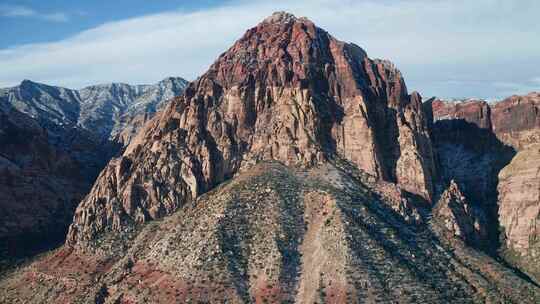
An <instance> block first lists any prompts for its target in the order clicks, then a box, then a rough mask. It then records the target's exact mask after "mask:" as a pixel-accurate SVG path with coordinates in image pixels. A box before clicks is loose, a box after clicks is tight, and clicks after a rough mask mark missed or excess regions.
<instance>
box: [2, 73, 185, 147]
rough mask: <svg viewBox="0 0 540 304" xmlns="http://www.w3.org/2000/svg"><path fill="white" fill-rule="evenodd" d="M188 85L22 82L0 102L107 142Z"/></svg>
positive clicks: (174, 80)
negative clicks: (71, 86) (73, 85)
mask: <svg viewBox="0 0 540 304" xmlns="http://www.w3.org/2000/svg"><path fill="white" fill-rule="evenodd" d="M187 83H188V82H187V81H186V80H185V79H183V78H180V77H167V78H165V79H163V80H162V81H160V82H158V83H156V84H154V85H129V84H125V83H109V84H99V85H92V86H88V87H85V88H82V89H80V90H73V89H68V88H63V87H57V86H50V85H46V84H42V83H37V82H33V81H30V80H23V81H22V82H21V84H20V85H18V86H15V87H12V88H5V89H2V90H0V99H4V100H6V101H7V103H8V104H11V105H12V106H13V107H14V108H15V109H16V110H18V111H20V112H22V113H25V114H27V115H29V116H31V117H33V118H36V119H37V120H38V121H40V122H41V123H44V122H52V123H54V124H57V125H62V126H70V127H71V126H73V127H75V126H77V127H81V128H83V129H85V130H87V131H90V132H92V133H94V134H95V135H96V136H98V137H99V138H100V139H101V140H103V141H106V140H114V137H115V136H116V135H118V134H119V133H120V132H121V131H122V129H123V128H125V127H126V126H127V125H129V122H131V121H133V119H134V118H135V117H136V116H138V115H141V114H145V113H146V114H148V113H155V112H156V111H157V110H158V109H159V108H161V106H162V105H163V104H164V103H165V101H167V100H168V99H170V98H172V97H174V96H176V95H179V94H180V93H182V91H183V90H184V88H185V87H186V85H187Z"/></svg>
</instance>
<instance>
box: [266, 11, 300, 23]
mask: <svg viewBox="0 0 540 304" xmlns="http://www.w3.org/2000/svg"><path fill="white" fill-rule="evenodd" d="M296 20H297V18H296V16H294V15H293V14H291V13H288V12H284V11H278V12H274V13H273V14H272V15H271V16H268V17H266V18H265V19H264V20H263V23H286V22H291V21H296Z"/></svg>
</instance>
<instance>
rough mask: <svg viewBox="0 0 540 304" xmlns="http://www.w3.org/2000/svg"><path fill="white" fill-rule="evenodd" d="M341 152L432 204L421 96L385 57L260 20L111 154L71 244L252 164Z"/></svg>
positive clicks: (314, 30)
mask: <svg viewBox="0 0 540 304" xmlns="http://www.w3.org/2000/svg"><path fill="white" fill-rule="evenodd" d="M271 20H292V17H291V16H289V15H287V14H277V15H275V16H273V17H271ZM338 158H339V159H345V160H346V161H348V162H351V163H352V164H354V166H356V167H357V168H359V169H361V170H363V171H364V172H366V173H367V174H369V175H372V176H374V177H375V178H377V179H382V180H386V181H390V182H394V183H397V184H399V185H400V186H401V187H402V189H404V190H405V191H406V192H409V193H412V194H415V195H417V196H419V197H423V198H425V199H426V200H428V201H429V200H430V199H431V195H432V188H433V186H432V176H433V174H434V165H433V155H432V151H431V146H430V140H429V134H428V132H427V123H426V119H425V118H424V114H423V112H422V109H421V100H420V96H419V95H418V94H415V95H413V96H410V95H408V93H407V89H406V87H405V83H404V80H403V78H402V77H401V74H400V73H399V71H397V70H396V69H395V67H394V66H393V65H390V64H389V63H388V62H386V61H380V60H372V59H370V58H368V57H367V55H366V53H365V52H364V51H363V50H362V49H361V48H359V47H358V46H356V45H354V44H347V43H344V42H341V41H339V40H337V39H335V38H334V37H332V36H331V35H329V34H328V33H327V32H325V31H324V30H322V29H320V28H318V27H317V26H315V25H314V24H313V23H312V22H310V21H306V19H302V21H301V22H277V23H276V22H273V23H269V22H262V23H261V24H259V25H257V26H256V27H254V28H251V29H249V30H248V31H247V32H246V33H245V34H244V35H243V36H242V37H241V38H240V39H239V40H238V41H236V42H235V43H234V45H233V46H232V47H231V48H230V49H229V50H228V51H226V52H225V53H223V54H222V55H221V56H220V57H219V58H218V59H217V60H216V62H214V64H213V65H212V66H211V67H210V68H209V70H208V71H207V72H206V73H205V74H203V75H202V76H201V77H199V78H198V79H197V80H196V81H194V82H192V83H190V84H189V85H188V86H187V88H186V90H185V92H184V94H183V95H182V96H180V97H178V98H176V100H174V101H173V102H172V103H170V104H169V105H168V106H167V107H166V108H165V109H164V110H163V111H162V112H161V113H160V114H159V115H157V116H156V118H155V119H153V120H152V121H151V122H150V123H148V124H147V125H146V126H145V127H144V128H143V130H142V131H141V132H139V134H138V135H137V137H136V138H134V139H133V140H132V143H131V144H130V145H129V147H128V148H127V149H126V152H125V153H124V155H123V156H122V157H120V158H119V159H115V160H113V161H111V163H110V164H109V165H108V167H107V168H106V169H105V170H104V171H103V172H102V174H101V176H100V178H98V180H97V182H96V184H95V185H94V188H93V190H92V192H91V193H90V194H89V196H88V197H87V198H86V199H85V200H84V201H83V202H82V203H81V205H80V206H79V208H78V211H77V213H76V215H75V218H74V223H73V224H72V227H71V230H70V233H69V236H68V243H69V244H71V245H75V244H78V243H84V242H85V241H87V240H91V239H93V238H95V237H97V236H98V235H99V234H101V233H102V232H104V231H108V230H116V231H125V230H126V229H128V228H129V227H132V226H133V224H136V223H142V222H145V221H148V220H152V219H156V218H160V217H163V216H164V215H167V214H170V213H172V212H174V211H175V210H176V209H178V208H179V207H181V206H183V205H184V204H186V203H187V202H190V201H192V200H194V199H195V198H196V197H197V196H199V195H200V194H202V193H205V192H207V191H209V190H210V189H213V188H214V187H215V186H216V185H218V184H219V183H221V182H223V181H225V180H227V179H230V178H231V177H232V176H234V175H235V174H236V173H237V172H239V170H240V169H241V168H243V167H245V166H247V165H249V164H251V163H254V162H258V161H262V160H277V161H279V162H282V163H284V164H286V165H289V166H307V167H309V166H313V165H316V164H319V163H325V162H331V161H333V160H335V159H338Z"/></svg>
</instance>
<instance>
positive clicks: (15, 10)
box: [0, 5, 69, 22]
mask: <svg viewBox="0 0 540 304" xmlns="http://www.w3.org/2000/svg"><path fill="white" fill-rule="evenodd" d="M0 16H3V17H33V18H38V19H43V20H47V21H53V22H67V21H69V16H68V15H67V14H66V13H62V12H56V13H41V12H37V11H35V10H33V9H31V8H29V7H26V6H21V5H0Z"/></svg>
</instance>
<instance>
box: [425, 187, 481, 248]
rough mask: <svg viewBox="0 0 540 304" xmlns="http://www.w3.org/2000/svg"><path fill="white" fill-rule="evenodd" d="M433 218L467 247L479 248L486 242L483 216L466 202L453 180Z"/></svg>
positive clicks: (436, 207) (437, 206) (438, 203)
mask: <svg viewBox="0 0 540 304" xmlns="http://www.w3.org/2000/svg"><path fill="white" fill-rule="evenodd" d="M433 218H434V219H435V220H436V221H438V222H439V223H441V224H442V225H443V226H444V228H445V229H446V230H447V231H448V234H449V235H450V236H453V237H458V238H460V239H462V240H463V241H465V242H466V243H467V244H469V245H473V246H478V247H480V244H481V243H482V242H486V241H488V233H487V230H486V229H487V226H486V224H487V223H486V219H485V215H484V214H483V212H482V211H481V210H480V209H477V208H476V207H473V206H472V205H471V204H469V203H468V202H467V199H466V198H465V196H463V194H462V193H461V191H460V190H459V187H458V185H457V184H456V183H455V182H454V181H453V180H452V181H451V182H450V186H449V187H448V189H446V190H445V191H444V193H443V194H442V195H441V198H440V199H439V201H438V202H437V205H436V206H435V208H434V209H433Z"/></svg>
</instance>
